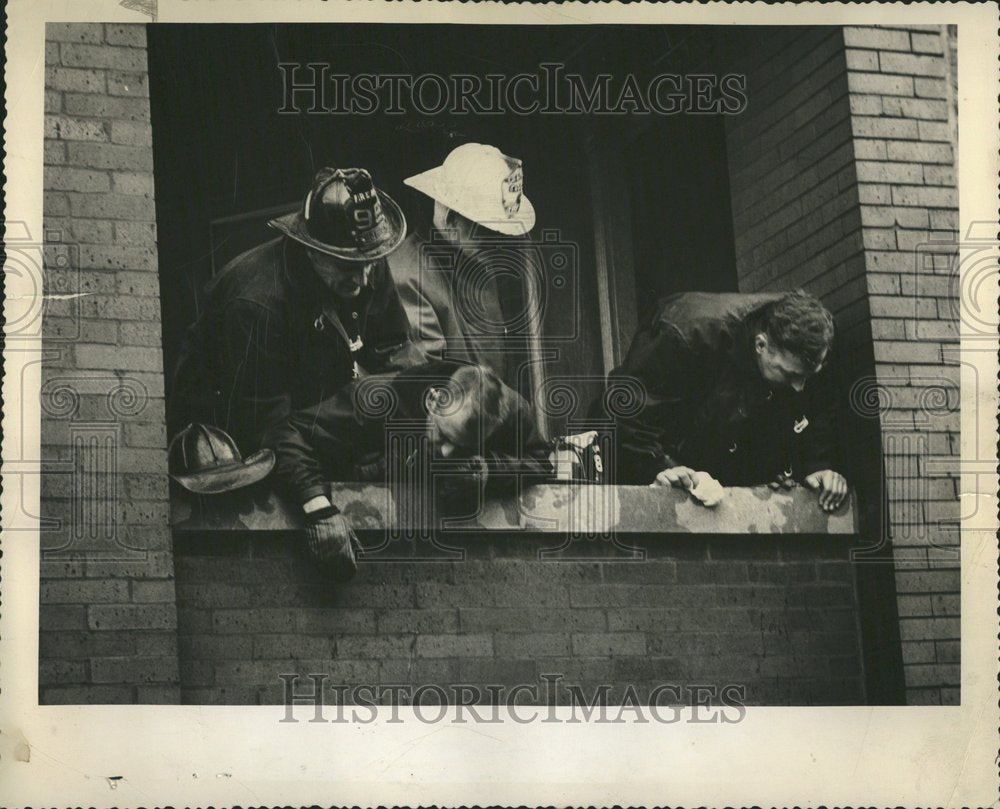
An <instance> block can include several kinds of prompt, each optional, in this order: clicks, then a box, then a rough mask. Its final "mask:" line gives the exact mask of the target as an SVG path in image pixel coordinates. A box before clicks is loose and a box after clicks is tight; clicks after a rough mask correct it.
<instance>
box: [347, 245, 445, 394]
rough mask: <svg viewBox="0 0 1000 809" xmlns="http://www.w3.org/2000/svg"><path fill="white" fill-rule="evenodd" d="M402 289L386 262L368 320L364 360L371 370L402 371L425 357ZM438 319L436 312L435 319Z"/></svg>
mask: <svg viewBox="0 0 1000 809" xmlns="http://www.w3.org/2000/svg"><path fill="white" fill-rule="evenodd" d="M404 286H405V285H404ZM401 292H402V290H401V289H400V288H399V287H397V286H396V284H395V282H394V281H393V278H392V273H391V272H390V270H389V265H388V264H387V263H386V264H384V265H383V267H382V269H381V274H380V278H379V281H378V300H377V302H376V303H375V304H373V306H372V310H371V312H369V315H368V320H367V324H366V326H367V331H368V334H367V335H366V336H365V349H364V352H363V357H364V359H363V362H362V364H363V365H364V367H365V370H367V371H368V372H369V373H373V374H375V373H385V372H387V371H400V370H402V369H404V368H410V367H412V366H414V365H419V364H420V363H422V362H425V361H426V357H425V356H424V353H423V346H422V345H421V344H420V343H418V342H417V341H416V340H415V338H414V335H415V334H416V333H417V332H415V331H414V330H413V329H412V328H411V324H410V321H409V318H408V315H407V308H404V303H405V301H404V300H403V299H402V298H401ZM428 307H429V304H428ZM431 312H432V313H433V310H431ZM436 320H437V318H436V316H435V323H436ZM442 339H443V338H442Z"/></svg>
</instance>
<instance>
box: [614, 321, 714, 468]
mask: <svg viewBox="0 0 1000 809" xmlns="http://www.w3.org/2000/svg"><path fill="white" fill-rule="evenodd" d="M701 354H702V355H704V354H705V352H701ZM706 363H711V359H710V358H709V357H708V356H701V357H699V352H696V351H695V350H694V349H693V348H692V347H691V345H690V344H689V343H688V342H687V341H685V340H684V339H683V338H682V337H681V335H680V333H679V332H678V331H677V329H675V328H674V327H673V326H670V325H669V324H660V323H658V324H654V326H653V327H652V328H650V329H649V330H646V331H643V332H640V333H639V334H638V335H636V338H635V340H634V341H633V343H632V345H631V347H630V348H629V352H628V356H627V357H626V358H625V361H624V363H623V364H622V366H621V367H620V368H617V369H616V370H614V371H612V373H611V374H610V375H609V376H608V388H607V390H606V396H605V408H606V415H607V416H608V417H609V418H610V420H611V421H612V422H613V424H614V426H615V436H614V438H615V446H616V452H617V459H616V461H615V467H616V469H615V472H616V474H615V482H617V483H620V484H632V485H643V484H648V483H652V482H653V480H654V479H655V478H656V475H657V474H659V473H660V472H661V471H663V470H664V469H667V468H669V467H671V466H676V465H678V464H680V463H683V459H682V458H680V457H678V456H679V447H680V443H681V440H682V438H683V436H684V430H685V424H686V423H687V422H688V420H689V419H690V418H691V408H692V402H693V401H696V400H697V397H698V396H699V391H700V390H701V388H702V386H703V382H704V379H705V375H706V370H707V369H706V368H705V367H703V366H704V365H705V364H706Z"/></svg>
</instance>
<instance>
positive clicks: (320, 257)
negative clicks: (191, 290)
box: [306, 250, 375, 298]
mask: <svg viewBox="0 0 1000 809" xmlns="http://www.w3.org/2000/svg"><path fill="white" fill-rule="evenodd" d="M306 255H308V256H309V263H310V264H312V267H313V269H314V270H315V271H316V274H317V275H318V276H319V277H320V278H321V279H322V280H323V283H324V284H326V285H327V286H328V287H329V288H330V290H331V291H332V292H333V294H334V295H336V296H338V297H340V298H356V297H357V296H358V295H360V294H361V289H362V287H364V286H365V285H366V284H367V283H368V278H369V276H370V275H371V271H372V267H374V266H375V265H374V262H371V261H345V260H344V259H340V258H335V257H333V256H328V255H326V253H320V252H317V251H316V250H307V251H306Z"/></svg>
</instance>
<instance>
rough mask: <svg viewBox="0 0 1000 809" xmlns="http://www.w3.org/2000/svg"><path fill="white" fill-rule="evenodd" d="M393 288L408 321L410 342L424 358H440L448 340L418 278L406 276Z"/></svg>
mask: <svg viewBox="0 0 1000 809" xmlns="http://www.w3.org/2000/svg"><path fill="white" fill-rule="evenodd" d="M395 290H396V295H397V299H398V300H399V303H400V306H401V307H402V308H403V309H404V310H405V314H406V318H407V321H408V322H409V329H410V342H411V343H413V345H414V346H415V347H416V348H417V349H418V350H419V351H420V353H421V354H423V355H424V356H425V357H426V358H428V359H440V358H441V357H442V355H443V354H444V351H445V349H446V348H447V347H448V341H447V339H446V338H445V336H444V329H442V327H441V321H440V319H439V318H438V313H437V310H436V309H435V308H434V305H433V303H432V302H431V300H430V298H429V297H427V294H426V292H425V291H424V290H423V288H422V287H421V286H420V284H419V283H418V279H417V278H411V277H409V276H407V277H406V278H403V279H401V280H400V282H399V283H398V284H396V285H395Z"/></svg>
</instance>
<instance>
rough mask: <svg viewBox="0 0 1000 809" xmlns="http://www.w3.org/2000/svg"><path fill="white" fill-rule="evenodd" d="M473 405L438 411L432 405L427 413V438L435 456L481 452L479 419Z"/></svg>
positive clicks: (467, 454)
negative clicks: (472, 410) (474, 412)
mask: <svg viewBox="0 0 1000 809" xmlns="http://www.w3.org/2000/svg"><path fill="white" fill-rule="evenodd" d="M471 409H472V408H471V406H469V405H464V406H462V407H460V408H458V409H457V410H454V411H451V410H448V411H445V412H436V410H435V407H434V406H433V405H432V406H431V408H430V412H429V413H428V415H427V438H428V440H429V441H430V445H431V454H432V455H433V457H435V458H441V459H448V458H467V457H469V456H470V455H474V454H476V453H477V452H479V436H478V427H479V425H478V419H477V418H476V417H475V414H473V413H471V412H470V411H471Z"/></svg>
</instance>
